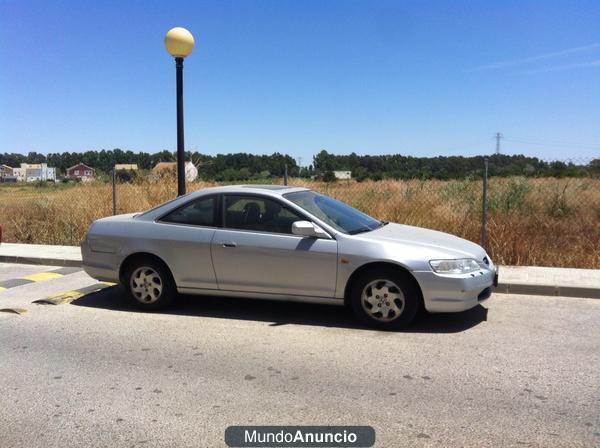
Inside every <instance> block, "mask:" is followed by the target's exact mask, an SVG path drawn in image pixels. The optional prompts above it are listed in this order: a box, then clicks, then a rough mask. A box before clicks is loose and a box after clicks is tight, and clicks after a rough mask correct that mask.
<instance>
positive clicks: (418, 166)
mask: <svg viewBox="0 0 600 448" xmlns="http://www.w3.org/2000/svg"><path fill="white" fill-rule="evenodd" d="M175 157H176V156H175V153H173V152H170V151H160V152H157V153H153V154H150V153H147V152H133V151H123V150H121V149H118V148H117V149H113V150H101V151H85V152H63V153H50V154H47V155H45V154H41V153H37V152H30V153H29V154H17V153H0V164H5V165H8V166H12V167H17V166H19V165H20V164H21V163H44V162H45V163H48V165H49V166H53V167H56V168H57V170H58V173H59V174H65V173H66V170H67V168H69V167H71V166H73V165H77V164H78V163H84V164H86V165H88V166H90V167H92V168H94V169H96V171H97V173H98V174H100V175H102V174H108V173H110V172H111V171H112V169H113V167H114V165H115V164H119V163H135V164H137V165H138V167H139V168H140V170H151V169H152V167H154V166H155V165H156V164H157V163H159V162H172V161H175V160H176V158H175ZM484 157H487V158H488V160H489V173H490V175H492V176H537V177H545V176H552V177H583V176H599V175H600V159H594V160H591V161H589V162H587V163H584V162H581V163H576V161H575V162H561V161H553V162H546V161H543V160H540V159H538V158H537V157H527V156H524V155H503V154H495V155H492V156H472V157H462V156H450V157H447V156H438V157H414V156H405V155H401V154H393V155H358V154H356V153H351V154H348V155H335V154H331V153H328V152H327V151H325V150H322V151H321V152H319V153H318V154H316V155H315V156H314V157H313V161H312V164H311V165H309V166H304V167H300V166H298V164H297V163H296V160H295V159H294V158H293V157H291V156H290V155H287V154H281V153H278V152H276V153H273V154H270V155H256V154H248V153H234V154H217V155H214V156H212V155H206V154H200V153H198V152H188V153H186V159H187V160H191V161H192V162H193V163H194V164H195V165H196V166H197V167H198V171H199V174H200V177H201V178H203V179H206V180H216V181H242V180H251V179H268V178H272V177H282V176H283V175H284V171H285V169H286V165H287V170H288V174H289V176H290V177H307V178H308V177H319V178H323V179H324V180H334V179H335V175H334V173H333V172H334V171H338V170H340V171H342V170H343V171H351V172H352V177H354V178H356V179H357V180H359V181H361V180H366V179H373V180H381V179H384V178H391V179H414V178H418V179H441V180H445V179H459V178H466V177H481V175H482V173H483V166H484Z"/></svg>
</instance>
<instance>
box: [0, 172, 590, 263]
mask: <svg viewBox="0 0 600 448" xmlns="http://www.w3.org/2000/svg"><path fill="white" fill-rule="evenodd" d="M290 184H291V185H298V186H307V187H310V188H312V189H315V190H318V191H321V192H323V193H325V194H328V195H330V196H333V197H335V198H338V199H341V200H343V201H346V202H348V203H350V204H352V205H353V206H355V207H357V208H359V209H361V210H363V211H365V212H366V213H368V214H370V215H372V216H374V217H376V218H379V219H383V220H388V221H394V222H399V223H404V224H410V225H417V226H422V227H428V228H432V229H437V230H442V231H445V232H449V233H453V234H456V235H459V236H461V237H463V238H467V239H469V240H472V241H475V242H479V241H480V233H481V181H480V180H477V181H468V180H464V181H461V180H453V181H434V180H428V181H420V180H410V181H391V180H386V181H380V182H374V181H366V182H361V183H357V182H354V181H338V182H335V183H330V184H328V183H324V182H314V181H307V180H304V179H291V180H290ZM210 185H212V184H210V183H206V182H197V183H191V184H189V185H188V190H189V191H191V190H196V189H199V188H203V187H206V186H210ZM173 197H175V182H174V180H170V179H163V180H161V181H157V182H149V181H141V182H135V183H131V184H120V185H119V186H118V200H117V204H118V212H119V213H129V212H136V211H141V210H145V209H147V208H150V207H151V206H154V205H156V204H159V203H161V202H164V201H166V200H169V199H172V198H173ZM488 201H489V218H488V235H489V248H488V249H489V252H490V254H491V256H492V257H493V259H494V260H495V261H496V262H497V263H500V264H509V265H537V266H562V267H577V268H595V269H599V268H600V179H586V178H583V179H581V178H580V179H575V178H571V179H554V178H541V179H526V178H492V179H491V180H490V193H489V199H488ZM111 214H112V187H111V185H109V184H103V183H88V184H75V185H56V186H50V187H34V186H29V185H20V186H17V185H0V225H2V226H3V228H4V241H8V242H23V243H40V244H78V242H79V241H80V239H81V238H82V236H83V235H84V233H85V231H86V229H87V227H88V226H89V224H90V223H91V222H92V221H93V220H95V219H98V218H101V217H104V216H109V215H111Z"/></svg>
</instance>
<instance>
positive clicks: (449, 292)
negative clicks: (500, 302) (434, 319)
mask: <svg viewBox="0 0 600 448" xmlns="http://www.w3.org/2000/svg"><path fill="white" fill-rule="evenodd" d="M413 274H414V276H415V278H416V279H417V281H418V282H419V286H420V287H421V291H422V293H423V301H424V304H425V309H426V310H427V311H429V312H432V313H454V312H460V311H465V310H468V309H470V308H473V307H475V306H477V305H479V304H480V303H482V302H484V301H486V300H488V299H489V298H490V297H491V295H492V288H493V287H494V286H496V285H497V284H498V268H497V267H492V268H490V269H483V268H482V269H481V270H479V271H477V272H473V273H470V274H463V275H444V274H437V273H435V272H433V271H416V272H413Z"/></svg>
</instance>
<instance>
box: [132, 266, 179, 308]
mask: <svg viewBox="0 0 600 448" xmlns="http://www.w3.org/2000/svg"><path fill="white" fill-rule="evenodd" d="M124 280H125V281H124V282H123V283H124V286H125V288H126V289H127V293H128V296H129V298H130V301H131V302H132V303H134V304H135V305H136V306H138V307H139V308H142V309H145V310H158V309H161V308H164V307H166V306H167V305H169V304H170V303H171V302H172V301H173V299H174V298H175V296H176V294H177V289H176V287H175V282H174V281H173V277H172V275H171V272H170V271H169V270H168V268H167V267H166V266H164V265H163V264H162V263H160V262H158V261H155V260H140V261H138V262H136V263H133V264H132V265H131V266H129V267H128V269H127V273H126V275H125V279H124Z"/></svg>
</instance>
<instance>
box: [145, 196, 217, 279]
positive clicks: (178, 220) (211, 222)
mask: <svg viewBox="0 0 600 448" xmlns="http://www.w3.org/2000/svg"><path fill="white" fill-rule="evenodd" d="M217 207H218V196H217V195H212V196H203V197H200V198H198V199H194V200H191V201H189V202H187V203H185V204H184V205H182V206H181V207H178V208H177V209H175V210H173V211H171V212H169V213H168V214H166V215H165V216H162V217H161V218H159V219H158V220H157V222H156V224H155V225H153V228H152V230H153V232H152V235H151V238H152V240H153V241H154V242H155V243H156V244H157V245H159V246H160V247H159V248H158V249H157V252H158V253H159V254H160V256H161V257H162V258H163V259H164V260H165V262H166V263H167V265H168V266H169V268H170V269H171V272H172V273H173V277H174V278H175V283H176V284H177V286H178V287H180V288H201V289H217V279H216V277H215V272H214V269H213V266H212V257H211V253H210V252H211V248H210V244H211V241H212V239H213V237H214V234H215V232H216V230H217V229H216V226H217V225H218V219H217Z"/></svg>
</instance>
